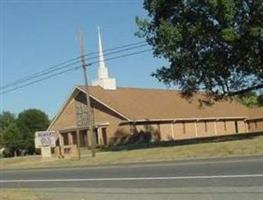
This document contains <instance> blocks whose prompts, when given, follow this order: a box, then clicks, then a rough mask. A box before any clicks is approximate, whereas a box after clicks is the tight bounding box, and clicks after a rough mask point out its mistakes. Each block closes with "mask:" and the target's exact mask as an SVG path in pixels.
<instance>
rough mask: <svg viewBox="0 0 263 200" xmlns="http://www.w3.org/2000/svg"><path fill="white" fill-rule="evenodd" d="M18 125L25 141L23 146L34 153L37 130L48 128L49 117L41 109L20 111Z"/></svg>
mask: <svg viewBox="0 0 263 200" xmlns="http://www.w3.org/2000/svg"><path fill="white" fill-rule="evenodd" d="M17 126H18V128H19V131H20V132H21V134H22V138H23V141H24V144H23V148H24V149H26V150H27V151H28V152H29V153H33V152H34V151H35V147H34V137H35V132H36V131H43V130H46V129H47V128H48V126H49V119H48V116H47V115H46V114H45V113H44V112H43V111H41V110H38V109H28V110H25V111H23V112H21V113H19V115H18V117H17Z"/></svg>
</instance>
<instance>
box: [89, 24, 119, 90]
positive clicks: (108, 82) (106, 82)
mask: <svg viewBox="0 0 263 200" xmlns="http://www.w3.org/2000/svg"><path fill="white" fill-rule="evenodd" d="M98 40H99V69H98V79H97V80H96V81H93V82H92V85H94V86H97V85H99V86H101V87H103V88H104V89H106V90H115V89H116V80H115V79H114V78H109V74H108V68H107V67H106V64H105V61H104V55H103V49H102V42H101V35H100V28H99V27H98Z"/></svg>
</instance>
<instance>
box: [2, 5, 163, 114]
mask: <svg viewBox="0 0 263 200" xmlns="http://www.w3.org/2000/svg"><path fill="white" fill-rule="evenodd" d="M0 6H1V10H0V45H1V46H0V66H1V71H0V74H1V81H0V83H1V85H2V86H3V85H6V84H8V83H10V82H12V81H14V80H17V79H19V78H22V77H24V76H26V75H30V74H32V73H34V72H38V71H39V70H42V69H45V68H47V67H49V66H52V65H54V64H58V63H60V62H63V61H65V60H68V59H70V58H74V57H76V56H78V55H79V45H78V40H77V34H76V33H77V29H78V27H82V28H83V30H84V32H85V40H86V41H85V47H86V53H89V52H94V51H97V30H96V27H97V26H100V27H101V32H102V40H103V46H104V49H107V48H113V47H116V46H121V45H124V44H129V43H133V42H140V41H143V40H142V39H139V38H137V37H135V36H134V33H135V31H136V30H137V27H136V24H135V16H141V17H143V16H145V15H146V12H145V11H144V10H143V6H142V0H75V1H73V0H72V1H70V0H64V1H58V0H43V1H33V0H32V1H29V0H28V1H26V0H24V1H23V0H20V1H18V0H17V1H14V0H13V1H12V0H10V1H8V0H0ZM163 63H164V61H162V60H159V59H156V58H153V56H152V53H151V52H147V53H144V54H141V55H136V56H132V57H126V58H122V59H118V60H114V61H108V62H107V63H106V64H107V66H108V68H109V71H110V74H111V76H113V77H115V78H116V79H117V85H118V86H122V87H146V88H163V87H165V86H164V85H163V84H162V83H159V82H158V81H157V80H156V79H154V78H153V77H151V76H150V74H151V73H152V72H153V71H155V69H156V68H157V67H159V66H161V65H162V64H163ZM96 74H97V66H93V67H91V68H90V69H89V79H90V80H94V79H96V76H97V75H96ZM82 83H83V76H82V71H81V70H78V71H73V72H69V73H66V74H63V75H60V76H58V77H54V78H52V79H49V80H46V81H43V82H40V83H37V84H34V85H31V86H29V87H26V88H23V89H20V90H17V91H14V92H11V93H8V94H4V95H3V96H1V97H0V98H1V99H0V100H1V102H0V104H1V105H0V106H1V110H9V111H11V112H14V113H16V114H18V113H19V112H21V111H23V110H24V109H27V108H39V109H42V110H43V111H45V112H46V113H48V115H49V117H50V118H52V117H53V116H54V115H55V114H56V112H57V111H58V110H59V108H60V107H61V105H62V104H63V103H64V101H65V99H66V97H67V96H68V95H69V94H70V91H71V90H72V88H73V87H74V85H78V84H82Z"/></svg>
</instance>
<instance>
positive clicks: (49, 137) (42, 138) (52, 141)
mask: <svg viewBox="0 0 263 200" xmlns="http://www.w3.org/2000/svg"><path fill="white" fill-rule="evenodd" d="M57 138H58V136H57V134H56V132H55V131H37V132H35V147H36V148H41V147H55V146H56V140H57Z"/></svg>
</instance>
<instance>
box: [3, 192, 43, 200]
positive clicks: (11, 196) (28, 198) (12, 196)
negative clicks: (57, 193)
mask: <svg viewBox="0 0 263 200" xmlns="http://www.w3.org/2000/svg"><path fill="white" fill-rule="evenodd" d="M0 199H1V200H41V198H40V197H39V196H38V195H36V194H35V193H32V192H30V191H29V190H26V189H1V190H0Z"/></svg>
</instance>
